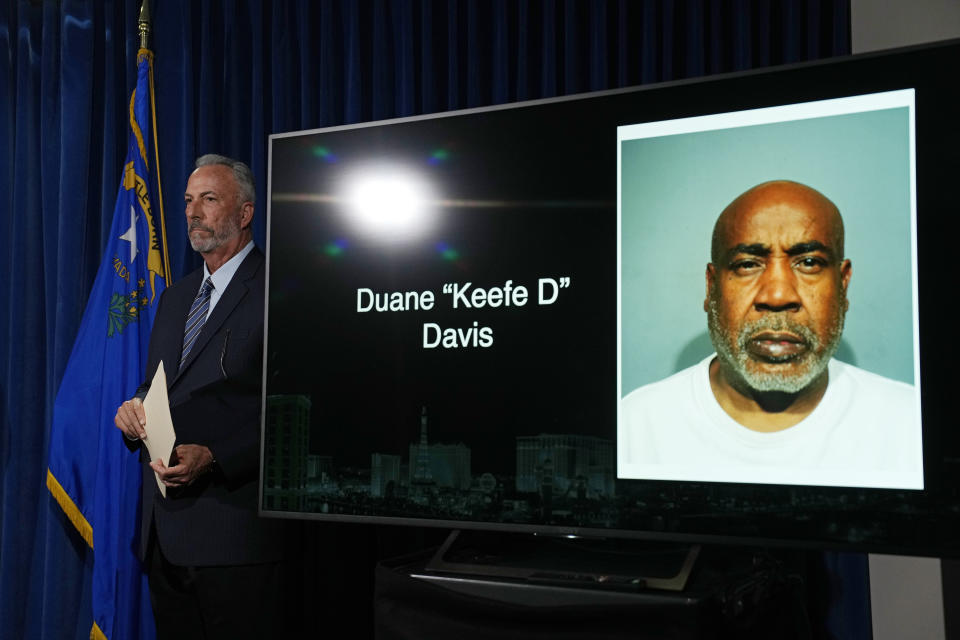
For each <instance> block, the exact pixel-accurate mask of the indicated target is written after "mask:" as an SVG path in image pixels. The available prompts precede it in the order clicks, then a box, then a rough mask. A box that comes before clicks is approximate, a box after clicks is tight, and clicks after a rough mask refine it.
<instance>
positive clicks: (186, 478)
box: [150, 444, 213, 487]
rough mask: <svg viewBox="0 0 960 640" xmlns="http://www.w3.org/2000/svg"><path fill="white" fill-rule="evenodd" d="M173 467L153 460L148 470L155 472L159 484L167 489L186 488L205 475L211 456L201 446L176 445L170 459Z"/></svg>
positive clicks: (161, 461)
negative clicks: (158, 478)
mask: <svg viewBox="0 0 960 640" xmlns="http://www.w3.org/2000/svg"><path fill="white" fill-rule="evenodd" d="M170 461H171V463H173V466H171V467H168V466H166V465H165V464H163V460H154V461H153V462H151V463H150V468H151V469H153V470H154V471H156V472H157V475H158V476H159V477H160V482H162V483H163V484H164V485H166V486H168V487H188V486H190V485H191V484H193V483H194V482H195V481H196V480H197V478H199V477H200V476H202V475H203V474H205V473H206V472H207V471H209V469H210V465H212V464H213V454H212V453H210V449H207V448H206V447H205V446H203V445H202V444H178V445H177V446H176V447H174V449H173V455H172V456H171V457H170Z"/></svg>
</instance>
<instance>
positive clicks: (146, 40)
mask: <svg viewBox="0 0 960 640" xmlns="http://www.w3.org/2000/svg"><path fill="white" fill-rule="evenodd" d="M137 27H138V29H139V31H140V48H141V49H149V48H150V0H143V4H142V5H140V18H139V19H138V20H137Z"/></svg>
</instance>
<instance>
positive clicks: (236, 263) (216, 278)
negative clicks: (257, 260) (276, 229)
mask: <svg viewBox="0 0 960 640" xmlns="http://www.w3.org/2000/svg"><path fill="white" fill-rule="evenodd" d="M253 247H254V245H253V240H251V241H250V242H248V243H247V244H246V245H245V246H244V247H243V249H240V251H239V252H238V253H237V255H235V256H233V257H232V258H230V259H229V260H227V261H226V262H224V263H223V264H222V265H220V268H219V269H217V270H216V271H214V272H213V273H210V270H209V269H207V263H206V262H204V263H203V279H204V280H206V279H207V278H210V280H211V281H212V282H213V288H214V289H215V290H216V291H218V292H220V293H223V292H224V291H225V290H226V288H227V285H229V284H230V281H231V280H233V274H235V273H236V272H237V269H239V268H240V263H242V262H243V260H244V258H246V257H247V255H249V254H250V252H251V251H253Z"/></svg>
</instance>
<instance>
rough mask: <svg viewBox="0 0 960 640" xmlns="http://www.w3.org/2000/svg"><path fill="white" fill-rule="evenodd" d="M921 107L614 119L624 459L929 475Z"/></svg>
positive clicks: (735, 478)
mask: <svg viewBox="0 0 960 640" xmlns="http://www.w3.org/2000/svg"><path fill="white" fill-rule="evenodd" d="M913 109H914V104H913V93H912V91H909V90H907V91H895V92H886V93H879V94H871V95H865V96H853V97H850V98H842V99H839V100H828V101H821V102H814V103H805V104H797V105H784V106H781V107H772V108H767V109H757V110H752V111H743V112H736V113H726V114H716V115H711V116H703V117H698V118H689V119H684V120H674V121H668V122H659V123H642V124H636V125H629V126H624V127H620V128H619V130H618V145H619V149H618V153H619V156H618V157H619V175H618V184H619V205H618V211H619V228H618V236H619V239H618V243H619V247H618V250H619V256H618V263H619V270H618V278H619V281H618V285H619V287H618V288H619V298H618V305H619V307H618V326H619V331H618V337H619V340H618V350H619V352H618V383H619V389H618V398H619V399H620V402H619V411H618V432H617V433H618V437H617V459H618V474H617V475H618V477H620V478H627V479H649V480H688V481H706V482H738V483H782V484H796V485H816V486H847V487H853V486H859V487H876V488H897V489H920V488H922V487H923V468H922V441H921V440H922V438H921V413H920V401H919V397H920V396H919V389H918V384H919V376H918V374H917V372H918V371H919V355H918V347H917V345H918V338H917V324H918V322H917V315H916V314H917V305H916V233H915V224H914V221H915V186H914V182H915V181H914V171H915V167H914V152H913V117H914V111H913Z"/></svg>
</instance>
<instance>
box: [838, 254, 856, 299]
mask: <svg viewBox="0 0 960 640" xmlns="http://www.w3.org/2000/svg"><path fill="white" fill-rule="evenodd" d="M852 275H853V263H852V262H850V259H849V258H848V259H846V260H844V261H843V262H842V263H841V264H840V286H841V287H843V310H844V311H846V310H847V309H849V308H850V298H848V297H847V288H848V287H849V286H850V276H852Z"/></svg>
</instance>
